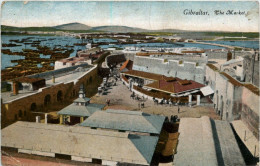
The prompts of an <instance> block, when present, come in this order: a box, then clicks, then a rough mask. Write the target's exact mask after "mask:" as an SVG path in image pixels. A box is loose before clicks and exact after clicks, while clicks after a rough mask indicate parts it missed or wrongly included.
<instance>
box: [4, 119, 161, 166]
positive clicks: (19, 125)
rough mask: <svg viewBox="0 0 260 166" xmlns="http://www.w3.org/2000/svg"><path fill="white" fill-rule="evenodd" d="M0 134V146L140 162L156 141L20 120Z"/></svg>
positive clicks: (146, 158)
mask: <svg viewBox="0 0 260 166" xmlns="http://www.w3.org/2000/svg"><path fill="white" fill-rule="evenodd" d="M1 134H2V146H3V147H12V148H18V149H22V150H23V149H24V150H27V151H28V150H31V151H39V152H44V153H49V154H55V153H58V154H66V155H71V156H77V157H84V158H96V159H104V160H109V161H117V162H123V163H135V164H142V165H150V163H151V160H152V157H153V153H154V150H155V147H156V144H157V141H158V137H156V136H139V135H132V134H128V133H121V132H114V131H102V130H93V129H89V128H86V127H81V126H65V125H56V124H43V123H33V122H22V121H18V122H16V123H14V124H12V125H10V126H8V127H6V128H4V129H2V130H1Z"/></svg>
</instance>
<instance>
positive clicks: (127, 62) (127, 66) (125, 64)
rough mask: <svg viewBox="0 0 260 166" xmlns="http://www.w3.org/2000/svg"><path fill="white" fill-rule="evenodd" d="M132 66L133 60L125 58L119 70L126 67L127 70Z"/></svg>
mask: <svg viewBox="0 0 260 166" xmlns="http://www.w3.org/2000/svg"><path fill="white" fill-rule="evenodd" d="M132 67H133V61H131V60H127V61H125V62H124V64H123V65H122V66H121V67H120V71H122V70H123V69H125V68H126V69H128V70H132Z"/></svg>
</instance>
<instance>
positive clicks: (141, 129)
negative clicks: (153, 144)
mask: <svg viewBox="0 0 260 166" xmlns="http://www.w3.org/2000/svg"><path fill="white" fill-rule="evenodd" d="M164 121H165V117H164V116H159V115H151V114H147V113H143V112H139V111H126V110H111V109H108V110H106V111H97V112H95V113H93V114H92V115H91V116H90V117H89V118H87V119H86V120H85V121H84V122H82V123H81V124H80V126H85V127H90V128H92V129H93V128H94V129H105V130H113V131H119V132H129V133H135V134H137V133H140V134H146V135H147V134H148V135H151V136H153V135H160V133H161V130H162V126H163V123H164Z"/></svg>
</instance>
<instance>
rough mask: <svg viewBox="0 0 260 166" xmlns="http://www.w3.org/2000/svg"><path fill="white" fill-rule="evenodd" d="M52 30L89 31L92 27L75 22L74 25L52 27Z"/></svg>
mask: <svg viewBox="0 0 260 166" xmlns="http://www.w3.org/2000/svg"><path fill="white" fill-rule="evenodd" d="M53 28H56V29H60V30H90V29H91V28H92V27H90V26H88V25H85V24H81V23H77V22H75V23H69V24H62V25H58V26H54V27H53Z"/></svg>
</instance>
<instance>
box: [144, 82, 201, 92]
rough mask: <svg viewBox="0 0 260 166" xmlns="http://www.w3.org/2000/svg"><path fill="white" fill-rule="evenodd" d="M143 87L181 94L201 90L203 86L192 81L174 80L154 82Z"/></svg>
mask: <svg viewBox="0 0 260 166" xmlns="http://www.w3.org/2000/svg"><path fill="white" fill-rule="evenodd" d="M145 87H148V88H151V89H156V90H159V91H164V92H168V93H181V92H184V91H189V90H193V89H198V88H202V87H204V85H203V84H200V83H197V82H195V81H192V80H181V79H179V78H176V81H165V80H159V81H155V82H153V83H150V84H147V85H145Z"/></svg>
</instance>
